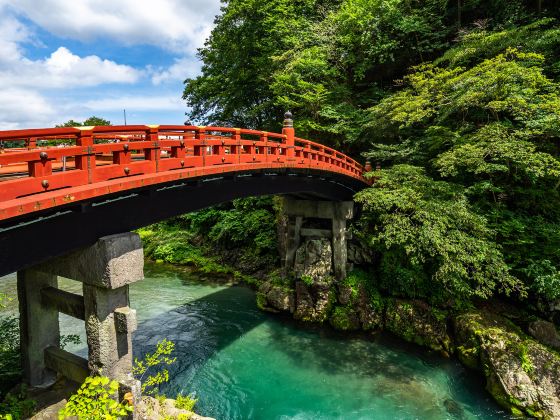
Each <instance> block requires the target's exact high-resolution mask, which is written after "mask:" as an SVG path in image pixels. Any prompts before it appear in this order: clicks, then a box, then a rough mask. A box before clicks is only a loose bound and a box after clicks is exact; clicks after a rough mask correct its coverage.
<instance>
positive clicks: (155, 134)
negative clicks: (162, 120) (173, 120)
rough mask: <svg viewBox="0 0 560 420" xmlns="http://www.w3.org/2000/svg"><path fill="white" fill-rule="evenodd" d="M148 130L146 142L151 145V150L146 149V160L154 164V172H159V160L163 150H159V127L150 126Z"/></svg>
mask: <svg viewBox="0 0 560 420" xmlns="http://www.w3.org/2000/svg"><path fill="white" fill-rule="evenodd" d="M147 127H148V129H147V130H146V141H149V142H150V143H152V144H151V146H150V148H149V149H144V159H146V160H151V161H152V162H154V169H153V170H154V172H158V170H159V158H160V154H161V150H160V148H159V125H148V126H147Z"/></svg>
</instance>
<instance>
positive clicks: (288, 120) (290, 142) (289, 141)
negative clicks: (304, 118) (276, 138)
mask: <svg viewBox="0 0 560 420" xmlns="http://www.w3.org/2000/svg"><path fill="white" fill-rule="evenodd" d="M282 134H284V135H285V136H286V157H287V158H288V160H293V159H294V158H295V155H296V153H295V146H296V141H295V136H296V133H295V130H294V120H293V119H292V113H291V112H290V111H288V112H286V113H285V114H284V127H283V128H282Z"/></svg>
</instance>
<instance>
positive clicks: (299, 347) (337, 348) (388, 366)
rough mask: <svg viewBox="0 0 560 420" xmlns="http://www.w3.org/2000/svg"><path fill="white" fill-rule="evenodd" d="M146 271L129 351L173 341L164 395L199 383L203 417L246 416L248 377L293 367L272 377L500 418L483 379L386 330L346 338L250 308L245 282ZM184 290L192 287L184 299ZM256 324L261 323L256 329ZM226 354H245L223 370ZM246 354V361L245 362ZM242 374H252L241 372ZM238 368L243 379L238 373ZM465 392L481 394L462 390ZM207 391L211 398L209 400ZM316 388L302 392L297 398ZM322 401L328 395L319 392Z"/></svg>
mask: <svg viewBox="0 0 560 420" xmlns="http://www.w3.org/2000/svg"><path fill="white" fill-rule="evenodd" d="M146 277H150V278H151V279H152V280H151V281H150V283H151V284H152V285H153V288H152V289H143V290H142V295H143V298H142V299H141V301H138V302H135V301H134V300H133V301H132V306H133V307H134V306H136V308H137V309H138V311H139V314H141V313H144V314H145V316H146V320H145V321H142V322H141V323H140V324H139V328H138V331H137V332H136V334H135V336H134V351H135V356H137V357H139V358H141V357H142V356H143V355H144V354H145V353H146V352H152V351H153V350H154V348H155V346H156V344H157V342H158V341H159V340H161V339H163V338H168V339H169V340H171V341H173V342H174V343H175V348H176V351H175V355H176V356H177V361H176V363H175V364H173V365H172V366H170V369H169V370H170V376H171V377H172V378H175V379H174V380H172V381H171V383H169V384H167V385H165V386H164V387H163V388H162V389H161V391H162V392H163V393H165V394H167V395H175V394H177V393H179V392H183V393H189V392H190V391H192V390H198V391H202V389H205V390H206V395H202V396H203V399H202V400H201V401H200V403H199V404H200V409H202V410H203V412H205V413H206V414H207V415H217V416H218V417H220V416H219V415H220V414H222V415H223V414H225V413H228V415H229V417H228V418H244V417H243V416H244V415H243V414H240V413H241V411H242V408H241V407H243V406H247V407H250V406H252V404H253V403H255V402H256V401H252V400H251V398H252V397H251V398H249V397H248V396H249V395H252V393H253V392H257V391H254V389H252V388H247V387H248V383H251V384H252V385H254V386H257V385H256V383H258V382H262V381H264V382H266V383H269V384H270V383H273V382H271V379H270V378H268V379H264V377H263V375H265V376H270V375H272V376H273V377H274V376H276V377H278V378H279V377H280V376H282V374H284V373H285V372H286V371H287V370H289V371H290V372H291V373H290V375H293V376H292V377H290V378H289V379H288V378H287V379H283V380H282V379H278V380H279V381H289V380H292V381H294V382H296V381H298V380H300V381H302V384H303V383H307V384H308V385H309V386H312V387H313V386H314V385H313V384H314V383H315V382H313V381H314V380H311V379H310V380H309V381H308V380H307V379H306V378H303V376H302V377H296V376H297V375H308V376H309V377H312V376H313V377H315V378H316V379H315V380H318V381H319V382H317V383H316V385H315V386H317V385H319V383H320V382H321V381H322V380H323V381H327V383H330V384H331V385H333V384H336V380H335V381H332V377H333V376H334V377H336V376H337V375H340V376H339V377H340V378H341V380H351V381H353V382H354V383H355V384H356V385H355V386H361V387H366V388H367V392H366V395H371V398H382V399H384V400H385V401H386V402H389V401H392V403H391V404H393V405H392V406H393V407H397V406H399V405H400V406H403V405H404V406H410V407H414V406H419V405H421V406H423V408H422V409H421V412H422V414H423V415H422V417H423V418H442V417H441V416H442V414H443V413H446V414H445V417H444V418H452V419H463V418H472V416H469V415H466V414H465V411H464V410H465V408H464V407H467V406H470V407H476V406H479V405H483V406H486V407H487V410H488V411H487V412H486V414H487V416H485V417H484V418H499V417H501V416H500V415H498V416H495V415H496V414H497V410H496V407H495V406H494V405H493V404H492V403H491V402H490V401H489V399H488V398H486V396H484V393H483V392H482V389H483V386H482V379H481V378H480V377H478V376H476V375H474V374H470V373H468V372H467V371H465V369H463V368H462V367H461V366H460V365H459V364H458V363H457V362H455V361H451V360H444V359H442V358H441V356H439V355H438V354H430V353H428V352H426V351H425V350H423V349H420V348H419V347H417V346H414V345H409V344H406V343H404V342H402V341H401V340H397V339H394V338H392V337H390V336H387V335H384V334H379V335H375V336H372V335H371V334H365V333H359V334H350V335H349V334H342V333H339V332H336V331H334V330H331V329H329V328H317V327H309V326H307V325H302V324H300V323H297V322H296V321H294V320H293V319H291V318H289V317H279V316H277V315H270V314H266V313H263V312H261V311H259V310H258V309H257V308H256V304H255V293H254V292H253V291H252V290H250V289H248V288H246V287H243V286H229V287H228V286H226V285H224V282H223V281H222V282H220V281H212V279H206V280H204V281H201V279H200V277H199V276H193V275H192V274H191V273H189V272H188V271H184V272H178V271H177V270H176V269H174V268H172V269H165V268H164V267H161V268H160V267H155V268H154V269H153V270H150V269H149V268H148V269H147V273H146ZM170 277H173V278H174V279H175V283H174V284H175V286H174V288H173V287H167V284H166V283H165V282H166V281H168V279H169V278H170ZM184 286H188V287H184ZM144 287H147V286H144ZM197 288H200V289H204V292H201V293H203V294H202V295H200V296H197V295H196V289H197ZM214 288H215V289H216V290H215V291H213V289H214ZM181 290H194V292H193V294H192V295H188V296H187V295H184V294H182V293H183V292H182V291H181ZM165 302H167V303H168V304H169V306H167V307H166V306H165V305H164V303H165ZM169 302H171V303H169ZM137 305H140V307H139V306H137ZM153 306H159V307H160V309H165V310H161V311H160V312H159V313H158V314H157V315H155V316H150V315H149V313H148V312H149V311H148V309H149V308H148V307H153ZM262 324H265V325H262ZM261 325H262V328H258V329H257V330H255V329H256V328H257V327H259V326H261ZM230 345H234V346H235V347H233V348H232V349H228V351H226V352H225V353H226V355H224V352H222V350H224V349H226V348H227V347H228V346H230ZM243 346H245V348H246V346H250V347H252V348H253V350H249V351H247V350H244V347H243ZM258 347H260V348H258ZM224 357H225V358H226V360H225V361H224V359H223V358H224ZM231 357H233V358H239V359H243V358H245V360H244V361H241V360H239V362H236V365H237V366H243V368H242V369H241V370H237V371H232V370H228V367H229V368H230V369H231V366H232V365H228V363H230V362H228V358H231ZM247 358H249V359H251V360H250V362H247ZM224 363H225V365H224ZM243 363H248V364H243ZM282 363H284V364H282ZM262 364H265V365H266V366H262ZM259 365H260V366H259ZM276 365H278V366H276ZM287 366H289V368H288V367H287ZM282 369H284V371H282ZM248 370H250V371H252V374H253V375H256V376H252V377H251V378H249V379H248V377H245V375H247V372H248ZM235 372H237V373H235ZM240 372H241V373H240ZM238 374H241V377H239V378H236V377H235V375H238ZM228 375H233V376H232V377H229V376H228ZM321 377H322V378H323V379H321ZM329 377H331V379H328V378H329ZM259 378H261V379H259ZM298 378H299V379H298ZM442 382H443V383H444V384H445V385H444V386H443V387H440V388H437V389H436V388H434V386H433V383H436V384H441V383H442ZM340 385H341V386H344V385H343V384H340ZM266 386H268V385H265V387H266ZM278 386H279V387H281V388H283V389H284V392H288V394H289V393H290V392H292V391H290V389H292V388H290V387H293V386H296V388H297V387H298V385H296V384H295V383H294V384H293V385H287V384H285V383H283V382H280V383H279V385H278ZM191 387H192V388H191ZM245 388H247V389H245ZM335 389H336V388H333V391H334V392H336V391H335ZM465 389H471V390H480V392H474V393H468V392H465ZM209 390H212V391H211V392H210V394H215V395H213V396H209ZM275 392H276V393H280V392H281V391H280V390H279V389H278V390H277V391H275ZM313 392H314V391H313V390H312V389H308V390H307V391H306V392H304V393H303V394H302V397H303V396H304V395H310V394H309V393H311V394H313ZM218 394H219V395H218ZM259 395H260V394H259ZM228 397H229V398H228ZM254 397H257V395H254ZM319 398H324V396H323V395H320V394H317V399H319ZM228 399H231V401H229V402H228V401H227V400H228ZM262 403H263V401H260V404H262ZM370 405H371V404H370ZM224 406H227V407H224ZM222 410H225V411H222ZM238 410H241V411H238ZM247 410H249V408H247ZM422 410H423V411H422ZM247 412H248V411H245V413H247ZM250 417H251V418H258V416H257V417H254V416H250ZM321 418H323V417H321ZM329 418H330V417H329ZM356 418H357V417H356ZM360 418H362V417H360ZM376 418H379V417H376ZM501 418H503V417H501Z"/></svg>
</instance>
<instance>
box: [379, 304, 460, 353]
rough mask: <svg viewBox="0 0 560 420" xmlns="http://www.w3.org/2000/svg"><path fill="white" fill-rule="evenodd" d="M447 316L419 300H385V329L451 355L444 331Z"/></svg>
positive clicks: (450, 346)
mask: <svg viewBox="0 0 560 420" xmlns="http://www.w3.org/2000/svg"><path fill="white" fill-rule="evenodd" d="M447 316H448V314H447V313H446V312H444V311H441V310H439V309H435V308H433V307H431V306H429V305H427V304H426V303H424V302H422V301H413V300H401V299H391V300H388V301H387V305H386V316H385V328H386V329H387V330H388V331H391V332H392V333H393V334H395V335H397V336H398V337H401V338H403V339H405V340H406V341H410V342H412V343H416V344H419V345H421V346H425V347H428V348H430V349H432V350H435V351H440V352H445V353H447V354H449V353H452V351H453V346H452V341H451V337H450V336H449V332H448V329H447Z"/></svg>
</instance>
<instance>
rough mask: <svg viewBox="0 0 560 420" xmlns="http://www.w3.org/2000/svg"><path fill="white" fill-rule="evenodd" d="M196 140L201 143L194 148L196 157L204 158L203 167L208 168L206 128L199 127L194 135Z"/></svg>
mask: <svg viewBox="0 0 560 420" xmlns="http://www.w3.org/2000/svg"><path fill="white" fill-rule="evenodd" d="M194 137H195V139H196V140H198V142H200V143H199V144H198V145H195V146H194V150H195V153H194V154H195V155H197V156H202V166H206V155H207V154H208V153H207V150H206V127H204V126H202V127H198V128H197V129H196V133H195V135H194Z"/></svg>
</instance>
